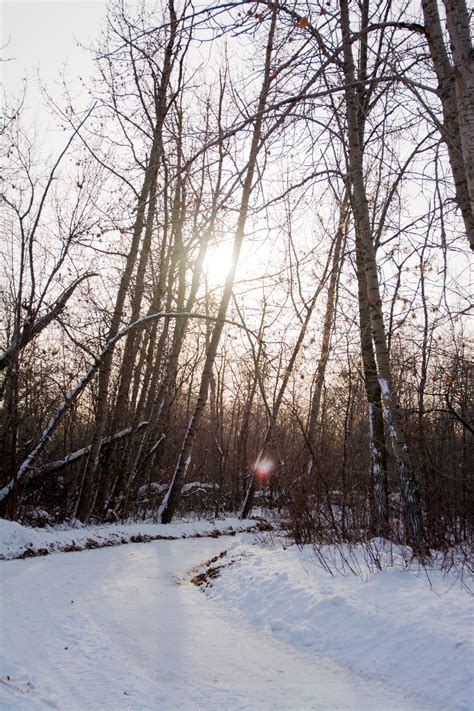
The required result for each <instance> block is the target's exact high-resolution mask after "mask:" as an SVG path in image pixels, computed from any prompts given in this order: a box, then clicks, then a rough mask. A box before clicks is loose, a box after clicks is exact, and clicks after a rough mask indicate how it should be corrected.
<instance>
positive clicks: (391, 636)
mask: <svg viewBox="0 0 474 711" xmlns="http://www.w3.org/2000/svg"><path fill="white" fill-rule="evenodd" d="M252 525H255V521H248V522H247V521H246V522H243V521H238V520H235V519H227V520H225V521H216V522H209V521H193V522H187V523H183V522H178V523H175V524H169V525H167V526H162V525H158V524H149V523H137V524H129V525H118V524H111V525H108V526H95V527H87V528H85V527H83V528H75V529H66V530H59V529H53V528H49V529H30V528H26V527H23V526H20V525H19V524H16V523H13V522H8V521H0V553H1V554H2V555H3V556H4V557H5V558H12V557H14V556H15V555H21V554H22V553H24V552H25V550H28V549H29V548H31V547H34V548H36V549H38V548H42V547H44V548H46V549H47V550H49V551H51V552H56V554H55V555H48V556H44V557H32V558H28V559H27V560H3V561H2V562H0V580H1V589H0V590H1V599H2V606H1V613H0V623H1V638H2V645H1V651H0V708H1V709H2V710H3V709H5V710H6V711H9V710H10V709H11V710H13V709H14V710H15V711H22V710H23V709H25V710H26V709H46V708H57V709H58V708H59V709H66V708H67V709H68V710H69V709H70V710H71V711H74V709H89V708H91V709H92V708H97V709H99V708H100V709H104V711H105V710H107V709H110V710H111V711H116V710H117V711H118V710H119V709H133V710H135V709H154V708H159V709H164V710H167V709H170V710H171V709H178V708H181V709H186V710H187V709H212V708H216V709H232V710H233V711H234V710H237V709H248V710H249V711H250V710H254V709H324V710H330V709H353V710H354V711H369V710H370V709H373V711H394V710H395V709H399V710H400V711H402V710H403V711H416V710H417V709H426V710H428V709H429V710H430V711H436V710H437V709H439V710H441V709H447V710H448V709H449V711H467V710H468V709H472V699H473V692H474V689H473V686H472V681H473V669H472V660H473V638H472V630H473V626H472V621H473V609H472V608H473V606H472V597H471V596H469V595H468V593H467V592H466V590H465V589H463V587H462V585H461V584H460V582H459V580H456V578H455V576H454V575H451V574H449V575H444V576H443V575H442V574H441V572H439V571H437V570H436V569H435V568H434V566H433V568H432V569H431V570H429V579H428V576H427V574H426V573H425V572H424V571H423V570H422V569H416V568H415V567H412V568H411V569H409V570H406V569H405V570H404V569H402V568H401V567H400V561H399V560H397V558H396V557H395V563H396V565H392V556H389V555H388V554H386V553H385V551H384V550H382V552H381V555H380V560H381V567H382V570H376V569H375V566H373V565H371V564H369V563H368V562H367V557H366V555H364V553H363V551H362V549H361V548H357V547H355V548H354V549H352V551H349V549H347V550H346V551H344V554H345V555H346V556H347V560H348V561H350V563H351V565H352V567H353V568H354V569H357V571H358V572H359V576H354V575H351V574H345V575H344V574H342V573H341V572H339V573H336V572H335V570H336V566H335V561H336V552H335V549H333V548H329V547H328V548H327V550H325V555H326V557H327V558H329V557H330V556H333V563H334V564H333V571H332V572H333V573H335V574H331V573H330V572H328V571H327V570H325V569H324V567H322V566H321V564H320V563H321V561H319V562H318V558H317V557H316V556H315V554H314V551H313V550H312V549H311V548H310V547H304V548H303V549H301V550H300V549H298V548H296V547H294V546H291V547H289V548H286V549H284V548H283V547H282V546H281V545H280V543H279V542H278V538H277V537H276V536H275V534H272V536H273V539H274V541H275V544H274V545H269V543H268V542H265V541H264V539H263V536H262V534H258V536H256V535H255V534H252V533H237V534H236V535H233V536H230V535H229V536H221V537H208V538H201V537H200V538H188V539H186V540H184V539H183V538H182V536H193V535H200V536H201V535H203V534H205V533H211V535H214V536H215V535H216V534H215V533H214V534H213V533H212V532H213V531H215V530H219V531H223V532H225V531H230V530H231V527H232V528H233V529H234V531H235V530H236V529H237V527H242V526H247V527H249V526H252ZM163 534H166V535H168V536H174V537H176V540H154V541H151V542H148V543H140V544H138V543H130V544H129V545H122V546H115V547H108V548H103V549H101V550H86V551H83V552H81V553H76V554H74V555H70V554H68V553H60V552H57V551H59V550H60V549H61V548H64V547H66V546H68V545H70V544H71V541H73V540H74V541H75V542H81V543H82V544H86V542H87V541H88V540H97V541H98V542H99V543H106V542H110V541H112V542H116V541H117V540H120V539H121V538H123V539H124V540H127V541H130V539H131V538H132V537H133V536H139V537H140V536H141V537H142V539H143V537H146V536H153V535H163ZM139 540H140V539H139ZM145 540H146V539H145ZM380 546H382V544H381V543H380ZM217 556H220V557H219V558H217V559H216V560H215V561H212V562H211V560H210V559H213V558H216V557H217ZM206 561H208V563H206ZM209 566H211V567H214V568H216V567H217V568H219V569H218V570H217V571H216V573H217V575H216V576H213V577H211V578H209V577H207V578H206V577H204V580H205V583H204V586H203V588H202V589H203V590H204V593H205V594H203V592H202V589H200V588H198V587H196V586H195V585H193V584H192V583H191V579H194V578H195V577H196V576H197V577H202V576H200V575H199V574H200V573H201V572H203V571H204V573H206V571H207V570H208V569H209ZM345 568H346V571H347V564H346V566H345ZM206 581H207V582H206Z"/></svg>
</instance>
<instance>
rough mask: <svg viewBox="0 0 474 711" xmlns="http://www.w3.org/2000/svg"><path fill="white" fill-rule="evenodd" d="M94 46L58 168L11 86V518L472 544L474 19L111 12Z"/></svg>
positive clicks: (66, 123) (5, 407) (419, 9)
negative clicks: (267, 513)
mask: <svg viewBox="0 0 474 711" xmlns="http://www.w3.org/2000/svg"><path fill="white" fill-rule="evenodd" d="M87 51H88V52H90V53H92V56H93V58H94V66H95V74H94V76H92V77H87V76H85V77H84V78H81V81H82V83H83V92H82V93H81V96H80V98H78V97H77V96H76V95H75V94H74V93H73V92H71V91H70V88H69V85H68V82H67V79H66V77H63V86H62V99H61V100H60V101H58V100H57V99H55V98H53V97H52V96H51V95H49V94H48V91H47V88H45V89H44V101H45V103H46V104H47V106H48V110H49V112H50V122H51V125H52V126H54V129H55V131H56V137H58V136H59V139H58V140H59V141H60V144H58V145H59V148H58V150H57V151H56V152H54V154H48V153H47V151H45V150H44V147H43V145H42V143H41V141H39V140H38V134H37V133H35V131H34V129H33V128H32V127H31V125H30V124H29V123H28V121H26V119H25V109H24V107H25V104H26V103H27V101H28V88H25V90H24V91H22V92H20V93H19V94H18V95H17V96H11V95H7V94H5V95H4V97H3V110H2V117H1V122H2V124H1V132H0V135H1V136H2V139H1V145H2V149H1V151H2V175H1V205H2V207H1V222H0V225H1V226H0V229H1V234H2V244H3V248H2V254H1V267H0V268H1V301H2V325H1V336H0V339H1V346H2V351H1V354H0V370H1V374H0V397H1V405H0V408H1V410H0V438H1V451H2V457H1V460H0V515H1V516H2V517H4V518H7V519H11V520H14V521H19V522H24V523H29V524H34V525H38V526H41V525H45V524H50V523H60V522H63V521H69V520H79V521H81V522H83V523H89V522H96V523H97V522H105V521H127V520H137V519H150V520H155V521H158V522H161V523H169V522H171V521H172V519H173V518H174V517H175V516H176V515H187V514H198V515H200V516H216V517H219V516H221V515H226V514H237V513H238V515H239V516H240V517H241V518H248V517H249V516H250V515H251V514H252V512H254V513H255V512H257V513H258V512H259V511H261V510H262V509H263V510H268V509H271V510H274V511H276V512H278V513H279V514H280V516H281V518H282V521H283V522H284V526H285V527H286V528H287V530H288V532H289V534H290V535H291V536H292V538H293V539H294V540H295V541H296V542H297V543H300V544H303V543H312V542H323V543H324V542H326V543H328V542H359V541H365V540H368V539H371V538H373V537H374V536H376V537H381V538H386V539H389V540H391V541H393V542H397V543H401V544H408V545H410V546H411V547H412V549H413V550H414V551H415V552H416V553H417V554H418V555H420V556H423V555H424V554H426V553H427V551H429V550H430V549H437V550H447V549H452V548H454V547H458V548H459V547H460V548H466V549H467V548H469V546H470V545H471V544H472V539H473V523H474V521H473V512H474V497H473V493H474V481H473V472H474V450H473V431H474V415H473V409H472V391H473V390H472V386H473V377H474V369H473V359H472V354H473V349H472V346H473V338H472V331H469V321H468V318H469V310H470V308H471V305H472V293H473V292H472V281H471V283H470V272H469V263H470V259H471V250H472V249H474V150H473V146H474V53H473V50H472V45H471V38H470V31H469V12H468V8H467V5H466V3H465V2H464V0H442V2H441V0H420V2H417V1H415V2H406V0H291V1H290V2H285V1H282V2H280V1H278V2H273V1H272V0H253V1H252V2H248V1H245V0H243V1H239V0H231V1H230V2H212V3H209V2H205V1H204V2H191V0H166V2H165V0H163V1H162V2H161V3H159V4H158V5H155V4H154V3H151V2H146V3H143V4H134V3H132V4H130V5H127V4H126V3H125V2H124V1H123V0H113V2H111V3H110V4H109V7H108V12H107V19H106V22H104V24H103V26H102V28H101V29H100V35H99V39H98V40H97V41H96V43H95V45H94V46H93V47H91V48H88V49H87ZM84 97H86V99H84Z"/></svg>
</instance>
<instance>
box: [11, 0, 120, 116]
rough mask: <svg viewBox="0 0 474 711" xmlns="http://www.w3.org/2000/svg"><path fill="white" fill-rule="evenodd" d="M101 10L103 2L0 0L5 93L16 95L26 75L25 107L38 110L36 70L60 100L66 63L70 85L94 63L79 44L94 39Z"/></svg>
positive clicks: (82, 0) (91, 0)
mask: <svg viewBox="0 0 474 711" xmlns="http://www.w3.org/2000/svg"><path fill="white" fill-rule="evenodd" d="M105 10H106V2H105V0H86V1H84V0H54V1H51V0H48V1H47V2H43V1H42V0H35V1H34V2H32V1H31V0H0V28H1V35H0V36H1V46H2V52H1V56H2V58H3V59H6V60H7V61H3V62H2V63H1V65H0V71H1V80H2V84H3V85H4V87H5V89H6V91H7V93H9V94H13V95H15V94H17V93H18V92H19V90H20V87H21V85H22V82H23V78H24V77H25V76H26V77H27V78H28V100H27V105H28V107H29V108H30V109H33V110H36V109H37V107H38V104H39V103H40V94H39V91H38V90H37V88H36V87H37V77H38V72H39V76H40V77H41V80H42V81H43V82H45V83H46V84H47V85H48V88H49V89H50V91H52V92H53V94H56V96H57V97H58V98H59V96H60V91H59V87H58V86H57V77H58V72H59V71H60V70H61V68H62V67H64V65H66V67H67V76H68V77H70V78H71V81H73V80H77V77H78V76H79V75H85V76H87V75H89V74H90V73H91V71H92V68H93V64H92V60H91V59H90V57H89V56H88V54H87V52H85V51H84V50H83V49H82V48H81V47H79V46H78V42H80V43H83V44H85V45H86V46H88V45H89V44H90V43H91V42H92V41H93V40H94V38H95V36H97V32H98V29H99V26H100V23H101V21H102V19H103V18H104V16H105ZM56 92H57V93H56Z"/></svg>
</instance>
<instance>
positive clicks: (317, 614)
mask: <svg viewBox="0 0 474 711" xmlns="http://www.w3.org/2000/svg"><path fill="white" fill-rule="evenodd" d="M328 553H332V552H331V551H329V549H328ZM356 557H357V551H356ZM226 561H227V563H229V562H231V565H226ZM219 564H223V565H224V566H225V567H223V568H222V569H221V570H220V575H219V576H218V577H213V576H211V579H208V585H207V587H206V592H207V593H208V594H209V595H210V596H211V597H212V598H214V599H215V600H217V601H219V602H221V603H223V604H224V605H225V606H227V607H229V606H232V607H237V608H238V609H239V610H240V612H241V613H242V614H243V615H244V616H245V618H247V620H248V621H250V622H251V623H252V624H253V625H255V626H256V627H258V628H263V629H266V630H268V631H270V632H271V633H272V634H273V635H275V636H276V637H278V638H279V639H282V640H285V641H287V642H289V643H290V644H291V645H293V646H294V647H296V648H299V649H304V650H306V651H309V652H311V653H314V654H315V655H318V656H324V657H328V658H330V659H332V660H334V661H336V662H338V663H340V664H342V665H343V666H345V667H347V668H349V669H350V670H351V671H353V672H355V673H357V674H360V675H362V676H365V677H368V678H374V679H380V680H384V681H385V682H388V683H390V684H392V685H395V686H397V687H398V688H399V689H401V690H403V691H404V692H405V693H407V694H410V695H413V696H414V697H417V698H418V699H420V700H422V701H423V702H424V703H427V704H428V707H429V708H430V709H449V711H468V710H471V709H472V708H473V706H472V704H473V698H474V688H473V672H474V669H473V659H474V656H473V651H474V650H473V646H474V645H473V629H474V627H473V598H472V597H471V596H470V595H469V594H468V593H467V592H466V590H465V589H462V586H461V585H460V584H459V581H458V582H456V580H455V578H454V577H451V578H450V577H449V576H446V575H443V574H442V573H441V572H440V571H437V570H430V571H429V578H430V581H431V584H430V581H429V580H428V577H427V574H426V572H424V571H423V570H402V569H400V568H396V567H388V568H386V569H384V570H382V571H379V572H376V573H374V572H371V570H370V568H369V567H368V566H367V565H366V563H365V561H364V556H363V554H362V551H359V556H358V560H357V561H356V564H357V565H358V566H359V569H360V572H364V566H366V570H365V572H366V576H365V577H366V579H365V580H363V579H361V578H360V577H356V576H353V575H345V576H344V575H341V574H337V575H331V574H330V573H329V572H327V571H325V570H323V569H322V568H321V567H320V566H318V564H317V561H316V560H315V556H314V552H313V551H312V549H311V548H310V547H309V546H307V547H305V548H304V549H303V550H297V549H296V548H294V547H293V548H290V549H288V550H276V549H264V548H257V547H255V546H249V545H238V544H237V543H236V546H235V547H234V548H233V550H229V553H228V556H227V557H226V558H224V559H223V560H222V561H221V560H220V561H219V563H216V564H215V565H219Z"/></svg>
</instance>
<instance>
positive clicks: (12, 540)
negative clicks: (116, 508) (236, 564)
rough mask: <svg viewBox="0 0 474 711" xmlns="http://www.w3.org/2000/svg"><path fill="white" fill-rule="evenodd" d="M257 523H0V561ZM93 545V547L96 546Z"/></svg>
mask: <svg viewBox="0 0 474 711" xmlns="http://www.w3.org/2000/svg"><path fill="white" fill-rule="evenodd" d="M256 525H258V522H257V521H253V520H249V521H240V520H239V519H237V518H225V519H220V520H217V521H204V520H200V521H188V522H183V521H180V522H179V523H170V524H167V525H163V524H158V523H133V524H118V523H113V524H103V525H100V526H87V527H82V526H80V524H79V527H69V528H68V527H54V526H47V527H45V528H31V527H29V526H21V525H20V524H19V523H15V522H14V521H6V520H5V519H0V560H1V559H3V560H11V559H12V558H20V557H29V556H31V555H34V554H38V553H39V554H40V555H46V554H48V553H57V552H59V551H64V550H70V549H71V548H72V549H74V550H83V549H85V548H92V547H94V548H97V547H103V546H114V545H119V544H121V543H130V542H133V539H134V538H137V537H140V538H142V539H145V540H146V538H147V537H149V538H150V539H151V538H161V537H162V538H185V537H193V536H197V537H199V536H205V535H210V534H214V535H215V532H216V531H217V532H219V534H227V535H229V534H231V533H232V532H236V531H243V530H246V529H252V528H255V526H256ZM96 544H97V545H96Z"/></svg>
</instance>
